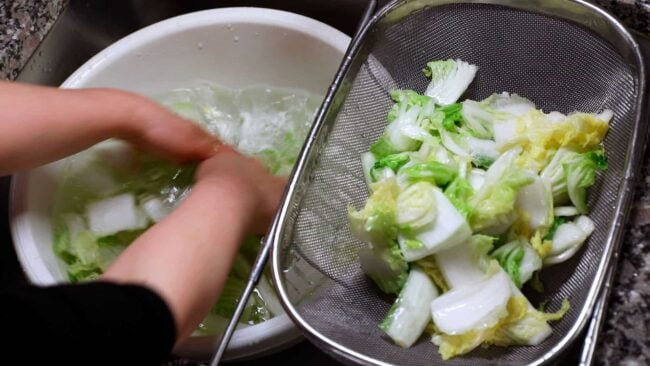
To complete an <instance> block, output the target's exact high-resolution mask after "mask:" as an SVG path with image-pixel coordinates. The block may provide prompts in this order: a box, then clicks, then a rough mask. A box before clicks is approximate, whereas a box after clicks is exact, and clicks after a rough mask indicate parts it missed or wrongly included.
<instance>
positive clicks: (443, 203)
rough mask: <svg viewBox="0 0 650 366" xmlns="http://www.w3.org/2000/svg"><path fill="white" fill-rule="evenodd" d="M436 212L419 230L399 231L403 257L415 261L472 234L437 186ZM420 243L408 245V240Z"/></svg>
mask: <svg viewBox="0 0 650 366" xmlns="http://www.w3.org/2000/svg"><path fill="white" fill-rule="evenodd" d="M433 192H434V194H435V197H436V203H437V206H438V213H437V215H436V218H435V219H434V220H433V222H432V223H431V224H429V225H427V226H425V227H423V228H421V229H419V230H409V231H408V232H406V233H405V232H401V233H400V234H399V236H398V242H399V245H400V248H401V250H402V253H403V254H404V258H405V259H406V260H407V261H409V262H412V261H415V260H418V259H421V258H424V257H426V256H429V255H431V254H434V253H436V252H439V251H441V250H444V249H447V248H450V247H452V246H454V245H457V244H460V243H462V242H464V241H465V240H467V239H468V238H469V237H470V235H471V234H472V232H471V230H470V228H469V225H468V224H467V221H466V220H465V218H464V217H463V216H462V215H461V214H460V213H459V212H458V211H457V210H456V208H455V207H454V206H453V205H452V204H451V202H449V199H447V197H446V196H445V195H444V194H443V193H442V191H440V190H439V189H437V188H434V189H433ZM413 239H414V240H417V241H418V242H420V243H422V245H421V246H419V247H413V246H410V245H409V241H410V240H413Z"/></svg>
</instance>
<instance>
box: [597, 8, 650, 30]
mask: <svg viewBox="0 0 650 366" xmlns="http://www.w3.org/2000/svg"><path fill="white" fill-rule="evenodd" d="M592 2H593V3H595V4H598V5H600V6H601V7H603V8H604V9H607V10H609V11H610V12H611V13H612V14H614V15H615V16H616V17H617V18H619V19H620V20H622V21H623V23H625V25H627V26H628V27H630V28H632V29H635V30H637V31H639V32H641V33H645V34H650V0H592Z"/></svg>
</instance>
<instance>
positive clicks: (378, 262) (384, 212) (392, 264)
mask: <svg viewBox="0 0 650 366" xmlns="http://www.w3.org/2000/svg"><path fill="white" fill-rule="evenodd" d="M372 187H373V193H372V195H371V196H370V197H369V198H368V201H367V202H366V205H365V207H364V208H363V209H361V210H359V211H355V210H354V209H352V208H350V211H349V217H350V229H351V231H352V233H353V234H354V235H355V237H356V238H357V239H359V240H361V241H363V242H365V243H368V244H369V247H368V248H367V249H365V250H363V251H361V253H360V261H361V267H362V269H363V270H364V272H365V273H366V274H368V275H369V276H370V278H372V279H373V280H374V281H375V283H376V284H377V286H379V288H381V289H382V291H384V292H386V293H393V294H397V293H399V290H400V289H401V288H402V285H403V284H404V281H406V276H407V270H408V264H407V263H406V262H405V261H404V258H403V256H402V254H401V253H400V252H399V248H398V247H397V244H396V243H395V239H396V237H397V222H396V215H395V208H396V206H397V199H398V193H399V190H398V187H397V183H396V180H395V178H390V179H386V180H383V181H381V182H377V183H373V185H372Z"/></svg>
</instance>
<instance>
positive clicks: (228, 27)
mask: <svg viewBox="0 0 650 366" xmlns="http://www.w3.org/2000/svg"><path fill="white" fill-rule="evenodd" d="M226 28H227V29H228V30H229V31H231V32H232V24H230V23H229V24H227V25H226Z"/></svg>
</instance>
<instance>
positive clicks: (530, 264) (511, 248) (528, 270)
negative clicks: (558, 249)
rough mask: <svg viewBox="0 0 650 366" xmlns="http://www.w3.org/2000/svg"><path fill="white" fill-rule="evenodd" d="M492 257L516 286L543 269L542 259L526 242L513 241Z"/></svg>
mask: <svg viewBox="0 0 650 366" xmlns="http://www.w3.org/2000/svg"><path fill="white" fill-rule="evenodd" d="M490 256H491V257H492V258H494V259H496V260H497V261H498V262H499V264H500V265H501V268H503V270H504V271H506V273H507V274H508V276H510V278H511V279H512V282H514V284H515V286H517V287H518V288H521V286H522V285H523V284H524V283H526V282H528V280H530V279H531V278H532V277H533V273H534V272H535V271H538V270H540V269H541V268H542V259H541V258H540V257H539V255H538V254H537V252H536V251H535V249H533V247H531V246H530V245H529V244H528V243H526V242H524V241H513V242H510V243H508V244H505V245H502V246H501V247H499V248H497V249H496V250H495V251H494V252H492V253H491V254H490Z"/></svg>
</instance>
